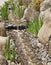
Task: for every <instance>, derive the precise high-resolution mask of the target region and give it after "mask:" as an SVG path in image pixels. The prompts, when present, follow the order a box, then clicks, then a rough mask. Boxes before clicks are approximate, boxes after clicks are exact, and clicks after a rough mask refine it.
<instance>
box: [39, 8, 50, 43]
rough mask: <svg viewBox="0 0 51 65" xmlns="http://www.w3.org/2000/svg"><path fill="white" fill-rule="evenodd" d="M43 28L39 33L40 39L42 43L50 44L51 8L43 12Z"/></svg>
mask: <svg viewBox="0 0 51 65" xmlns="http://www.w3.org/2000/svg"><path fill="white" fill-rule="evenodd" d="M42 18H43V26H42V28H41V29H40V31H39V33H38V38H39V40H40V41H41V42H42V43H46V42H48V40H49V38H50V37H51V8H49V9H47V10H46V11H44V12H43V15H42Z"/></svg>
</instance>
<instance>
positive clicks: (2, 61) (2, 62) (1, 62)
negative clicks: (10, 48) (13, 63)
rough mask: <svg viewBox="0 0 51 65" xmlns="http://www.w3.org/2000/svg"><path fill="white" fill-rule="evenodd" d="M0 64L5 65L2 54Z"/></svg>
mask: <svg viewBox="0 0 51 65" xmlns="http://www.w3.org/2000/svg"><path fill="white" fill-rule="evenodd" d="M0 65H7V62H6V59H5V58H4V56H2V55H0Z"/></svg>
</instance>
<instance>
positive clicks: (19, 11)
mask: <svg viewBox="0 0 51 65" xmlns="http://www.w3.org/2000/svg"><path fill="white" fill-rule="evenodd" d="M17 14H18V17H19V19H21V18H22V17H23V11H22V7H21V6H20V5H18V6H17Z"/></svg>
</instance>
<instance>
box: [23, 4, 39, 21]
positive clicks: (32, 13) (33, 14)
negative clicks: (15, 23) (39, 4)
mask: <svg viewBox="0 0 51 65" xmlns="http://www.w3.org/2000/svg"><path fill="white" fill-rule="evenodd" d="M38 16H39V12H38V11H36V10H35V8H34V5H33V4H32V3H31V4H29V6H28V8H26V9H25V12H24V15H23V19H26V20H27V21H32V20H34V19H37V18H38Z"/></svg>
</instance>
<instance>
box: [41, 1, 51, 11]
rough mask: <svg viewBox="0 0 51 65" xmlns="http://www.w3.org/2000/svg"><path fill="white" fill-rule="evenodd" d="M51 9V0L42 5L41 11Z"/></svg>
mask: <svg viewBox="0 0 51 65" xmlns="http://www.w3.org/2000/svg"><path fill="white" fill-rule="evenodd" d="M50 7H51V0H44V1H43V2H42V3H41V5H40V11H45V10H46V9H48V8H50Z"/></svg>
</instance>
